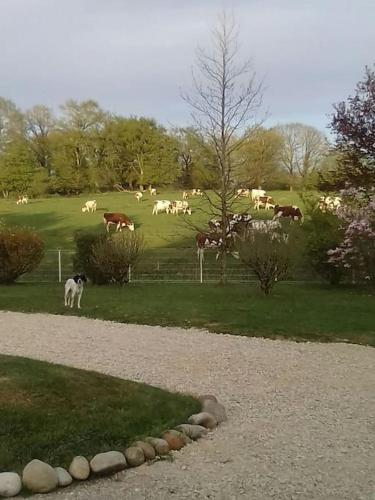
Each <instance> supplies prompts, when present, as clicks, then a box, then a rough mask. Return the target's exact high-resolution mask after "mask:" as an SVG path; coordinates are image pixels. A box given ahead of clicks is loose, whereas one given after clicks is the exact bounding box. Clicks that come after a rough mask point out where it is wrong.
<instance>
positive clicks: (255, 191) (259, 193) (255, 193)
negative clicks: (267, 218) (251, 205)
mask: <svg viewBox="0 0 375 500" xmlns="http://www.w3.org/2000/svg"><path fill="white" fill-rule="evenodd" d="M250 196H251V199H252V201H254V200H256V199H257V198H259V197H260V196H266V192H265V190H264V189H252V190H251V193H250Z"/></svg>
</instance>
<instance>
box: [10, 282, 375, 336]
mask: <svg viewBox="0 0 375 500" xmlns="http://www.w3.org/2000/svg"><path fill="white" fill-rule="evenodd" d="M62 295H63V287H62V285H58V284H31V283H29V284H16V285H13V286H1V287H0V309H4V310H12V311H25V312H49V313H52V314H69V315H70V314H77V315H83V316H88V317H92V318H101V319H108V320H114V321H119V322H124V323H139V324H149V325H173V326H182V327H191V326H195V327H204V328H207V329H209V330H211V331H214V332H220V333H231V334H238V335H246V336H262V337H263V336H264V337H269V338H286V339H293V340H297V341H305V340H309V341H325V342H340V341H344V342H352V343H357V344H369V345H372V346H375V315H374V306H375V297H374V295H373V294H372V292H371V291H370V290H369V289H366V288H354V287H351V286H347V287H339V288H333V287H329V286H323V285H311V284H310V285H307V284H286V283H280V284H279V285H277V286H276V288H275V289H274V291H273V293H272V295H271V296H269V297H265V296H264V295H263V294H261V293H260V292H259V290H258V288H257V286H256V285H253V284H252V285H233V284H232V285H228V286H225V287H223V286H215V285H200V284H188V283H187V284H168V285H166V284H157V283H153V284H130V285H127V286H125V287H123V288H118V287H113V286H105V287H98V286H93V285H87V286H86V288H85V292H84V295H83V298H82V307H83V309H82V310H81V311H78V310H76V309H73V310H71V309H65V307H64V305H63V296H62Z"/></svg>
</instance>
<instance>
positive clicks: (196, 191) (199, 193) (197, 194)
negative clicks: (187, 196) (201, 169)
mask: <svg viewBox="0 0 375 500" xmlns="http://www.w3.org/2000/svg"><path fill="white" fill-rule="evenodd" d="M191 195H192V196H203V193H202V191H201V190H200V189H193V190H192V192H191Z"/></svg>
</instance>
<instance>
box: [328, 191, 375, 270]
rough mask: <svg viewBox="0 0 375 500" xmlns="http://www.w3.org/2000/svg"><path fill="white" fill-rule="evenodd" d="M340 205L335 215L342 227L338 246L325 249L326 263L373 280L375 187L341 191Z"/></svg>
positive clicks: (374, 259) (374, 263)
mask: <svg viewBox="0 0 375 500" xmlns="http://www.w3.org/2000/svg"><path fill="white" fill-rule="evenodd" d="M341 196H342V199H343V204H342V206H341V207H340V208H339V209H338V210H337V216H338V217H339V219H340V220H341V222H342V226H343V227H344V231H345V232H344V238H343V240H342V242H341V244H340V245H339V246H337V247H336V248H335V249H332V250H329V251H328V255H329V259H328V262H330V263H331V264H334V265H335V266H337V267H344V268H346V269H353V271H354V272H355V273H356V274H357V276H358V277H360V278H365V279H367V280H375V188H371V189H368V190H366V189H364V188H353V187H352V188H348V189H345V190H343V191H341Z"/></svg>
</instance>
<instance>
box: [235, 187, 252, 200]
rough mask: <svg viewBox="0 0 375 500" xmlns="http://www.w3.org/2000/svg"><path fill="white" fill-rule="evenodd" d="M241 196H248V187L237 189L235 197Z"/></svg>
mask: <svg viewBox="0 0 375 500" xmlns="http://www.w3.org/2000/svg"><path fill="white" fill-rule="evenodd" d="M240 196H243V197H245V198H249V196H250V189H245V188H240V189H237V198H238V197H240Z"/></svg>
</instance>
